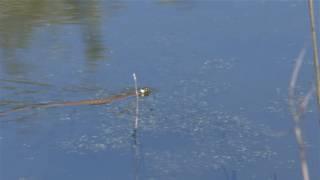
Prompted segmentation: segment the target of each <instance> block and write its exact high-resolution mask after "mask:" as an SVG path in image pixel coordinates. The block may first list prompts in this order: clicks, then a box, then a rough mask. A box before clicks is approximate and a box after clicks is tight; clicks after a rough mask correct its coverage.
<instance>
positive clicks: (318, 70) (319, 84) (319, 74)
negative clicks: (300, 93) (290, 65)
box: [308, 0, 320, 109]
mask: <svg viewBox="0 0 320 180" xmlns="http://www.w3.org/2000/svg"><path fill="white" fill-rule="evenodd" d="M308 8H309V17H310V30H311V37H312V50H313V65H314V69H315V75H316V89H317V102H318V108H319V109H320V66H319V55H318V44H317V39H318V38H317V31H316V23H315V16H314V1H313V0H308Z"/></svg>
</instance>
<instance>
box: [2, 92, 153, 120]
mask: <svg viewBox="0 0 320 180" xmlns="http://www.w3.org/2000/svg"><path fill="white" fill-rule="evenodd" d="M137 93H138V94H137ZM150 93H151V89H150V88H147V87H144V88H139V89H137V92H136V90H134V89H133V90H129V91H127V92H123V93H119V94H116V95H113V96H110V97H106V98H100V99H88V100H80V101H65V102H48V103H39V104H32V105H27V106H24V107H18V108H14V109H9V110H7V111H3V112H0V116H4V115H7V114H9V113H12V112H18V111H24V110H28V109H37V108H50V107H63V106H80V105H100V104H110V103H112V102H114V101H117V100H121V99H125V98H127V97H131V96H136V95H138V96H141V97H143V96H149V95H150Z"/></svg>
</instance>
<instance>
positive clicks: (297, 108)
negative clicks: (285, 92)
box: [288, 49, 312, 180]
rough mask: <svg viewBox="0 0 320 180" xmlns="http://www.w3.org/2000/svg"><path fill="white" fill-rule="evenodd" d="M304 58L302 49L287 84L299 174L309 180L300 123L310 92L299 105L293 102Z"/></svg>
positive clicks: (304, 179)
mask: <svg viewBox="0 0 320 180" xmlns="http://www.w3.org/2000/svg"><path fill="white" fill-rule="evenodd" d="M304 56H305V50H304V49H303V50H302V51H301V52H300V54H299V56H298V58H297V59H296V63H295V65H294V69H293V72H292V75H291V80H290V83H289V99H288V101H289V107H290V110H291V113H292V116H293V121H294V134H295V138H296V141H297V144H298V147H299V156H300V165H301V172H302V176H303V180H310V176H309V168H308V163H307V157H306V150H305V145H304V144H305V143H304V140H303V135H302V129H301V126H300V122H301V116H302V114H303V113H304V111H305V109H306V107H307V105H308V103H309V100H310V98H311V95H312V90H311V91H309V93H308V94H307V95H306V96H305V97H304V98H303V100H302V102H301V103H299V104H296V100H295V87H296V83H297V79H298V76H299V71H300V69H301V65H302V62H303V58H304Z"/></svg>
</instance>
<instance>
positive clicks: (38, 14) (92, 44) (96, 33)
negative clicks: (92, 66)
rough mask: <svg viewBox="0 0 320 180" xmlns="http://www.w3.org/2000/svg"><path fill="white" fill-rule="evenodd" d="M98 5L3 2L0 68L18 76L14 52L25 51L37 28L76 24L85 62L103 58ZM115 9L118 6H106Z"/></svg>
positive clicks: (65, 0)
mask: <svg viewBox="0 0 320 180" xmlns="http://www.w3.org/2000/svg"><path fill="white" fill-rule="evenodd" d="M98 2H99V1H75V0H55V1H50V0H3V1H1V2H0V47H1V48H2V50H3V56H4V59H5V60H4V61H3V62H1V63H3V66H4V68H5V70H6V71H8V72H9V73H13V74H16V73H22V72H24V71H26V70H25V68H26V67H25V66H23V63H22V62H21V61H19V59H18V58H17V57H16V52H17V49H19V48H27V47H28V45H29V43H30V38H31V36H32V33H33V31H34V28H35V27H37V26H44V25H46V26H47V25H53V24H65V23H74V24H80V25H81V26H80V27H81V29H82V32H83V33H82V36H83V39H84V43H85V46H86V51H85V54H86V56H87V59H88V60H97V59H102V58H103V57H104V51H105V47H103V43H102V42H101V36H102V35H101V30H100V23H101V21H100V19H101V11H100V7H101V5H100V4H99V3H98ZM110 7H111V8H118V6H110Z"/></svg>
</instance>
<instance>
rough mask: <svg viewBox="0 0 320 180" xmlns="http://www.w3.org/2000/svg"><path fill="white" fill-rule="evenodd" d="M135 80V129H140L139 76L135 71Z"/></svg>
mask: <svg viewBox="0 0 320 180" xmlns="http://www.w3.org/2000/svg"><path fill="white" fill-rule="evenodd" d="M132 76H133V80H134V88H135V90H136V117H135V121H134V129H135V130H137V129H138V125H139V93H138V82H137V76H136V74H135V73H133V74H132Z"/></svg>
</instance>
